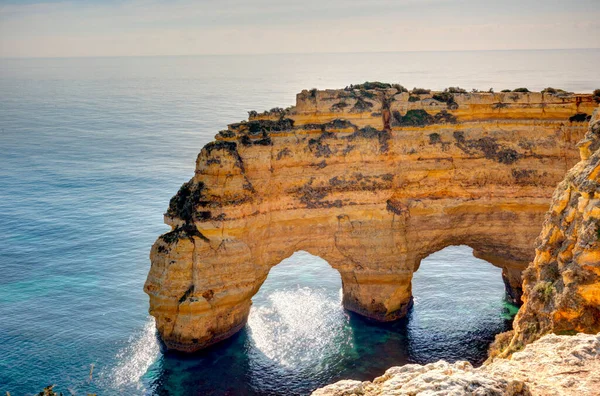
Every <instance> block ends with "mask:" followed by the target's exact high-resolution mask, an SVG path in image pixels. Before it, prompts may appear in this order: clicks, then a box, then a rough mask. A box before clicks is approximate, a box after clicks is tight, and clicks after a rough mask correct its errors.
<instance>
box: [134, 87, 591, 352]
mask: <svg viewBox="0 0 600 396" xmlns="http://www.w3.org/2000/svg"><path fill="white" fill-rule="evenodd" d="M594 107H595V103H594V101H593V97H592V95H586V94H581V95H579V94H578V95H569V94H561V95H551V94H542V93H515V92H510V93H470V94H467V93H460V94H452V93H449V92H434V93H429V94H421V95H415V94H409V93H407V92H402V90H401V89H396V88H383V89H364V88H358V89H344V90H326V91H317V90H311V91H303V92H301V93H300V94H298V95H297V101H296V106H294V107H292V108H289V109H287V110H282V109H273V110H272V111H270V112H265V113H261V114H258V113H255V112H251V114H250V118H249V120H248V121H244V122H241V123H237V124H232V125H229V128H228V129H227V130H224V131H221V132H219V134H218V135H217V136H216V140H215V141H214V142H211V143H209V144H207V145H206V146H205V147H204V148H203V149H202V151H201V152H200V154H199V155H198V159H197V161H196V171H195V175H194V177H193V178H192V179H191V180H190V181H189V182H187V183H185V184H184V185H183V186H182V187H181V189H180V190H179V192H178V193H177V195H175V196H174V197H173V199H172V200H171V202H170V205H169V209H168V211H167V213H166V215H165V221H166V223H167V224H169V225H170V226H171V227H172V231H171V232H169V233H167V234H164V235H162V236H161V237H160V238H158V240H157V241H156V243H155V244H154V245H153V247H152V251H151V261H152V266H151V269H150V273H149V274H148V279H147V281H146V285H145V291H146V293H148V295H149V296H150V313H151V314H152V315H153V316H154V317H155V319H156V325H157V328H158V331H159V333H160V334H161V337H162V339H163V340H164V342H165V344H166V346H167V347H168V348H171V349H178V350H183V351H195V350H198V349H201V348H203V347H205V346H207V345H210V344H212V343H214V342H217V341H219V340H222V339H224V338H226V337H228V336H230V335H232V334H233V333H235V332H236V331H238V330H239V329H240V328H241V327H243V326H244V324H245V323H246V319H247V316H248V313H249V310H250V305H251V298H252V296H253V295H254V294H255V293H256V292H257V291H258V289H259V287H260V286H261V284H262V283H263V282H264V280H265V279H266V277H267V275H268V273H269V270H270V268H271V267H273V266H275V265H277V264H278V263H279V262H281V260H283V259H284V258H286V257H289V256H290V255H292V254H293V253H294V252H296V251H298V250H305V251H307V252H309V253H311V254H314V255H316V256H319V257H321V258H323V259H325V260H326V261H327V262H328V263H329V264H330V265H331V266H332V267H333V268H335V269H337V270H338V271H339V272H340V275H341V278H342V287H343V304H344V306H345V307H346V308H347V309H349V310H351V311H354V312H357V313H359V314H362V315H366V316H369V317H371V318H375V319H378V320H382V321H387V320H394V319H397V318H400V317H402V316H403V315H405V313H406V311H407V309H408V308H409V306H410V304H411V301H412V294H411V279H412V274H413V273H414V272H415V271H416V270H417V269H418V268H419V265H420V262H421V260H422V259H423V258H425V257H426V256H428V255H429V254H431V253H433V252H436V251H438V250H441V249H443V248H444V247H446V246H449V245H460V244H464V245H469V246H471V247H472V248H473V250H474V254H475V256H477V257H480V258H483V259H485V260H487V261H489V262H490V263H492V264H493V265H496V266H498V267H500V268H502V274H503V278H504V280H505V283H506V285H507V292H508V293H509V295H510V296H512V298H513V299H514V300H515V301H518V300H520V295H521V288H520V285H521V271H522V270H523V269H524V268H526V266H527V264H528V263H529V262H530V261H531V260H532V259H533V256H534V251H533V249H532V246H533V243H534V241H535V238H536V236H537V235H538V234H539V230H540V228H541V224H542V222H543V217H544V213H545V212H546V211H547V209H548V206H549V202H550V198H551V196H552V192H553V190H554V188H555V187H556V184H557V183H558V182H559V181H560V180H562V178H563V177H564V175H565V173H566V171H567V170H568V169H569V168H570V167H572V166H573V165H574V164H575V163H576V162H577V161H578V159H579V154H578V149H577V147H576V145H575V143H576V142H577V141H579V140H580V139H581V138H582V137H583V136H584V134H585V131H586V126H587V122H588V120H589V117H590V116H589V115H590V114H591V113H592V111H593V108H594Z"/></svg>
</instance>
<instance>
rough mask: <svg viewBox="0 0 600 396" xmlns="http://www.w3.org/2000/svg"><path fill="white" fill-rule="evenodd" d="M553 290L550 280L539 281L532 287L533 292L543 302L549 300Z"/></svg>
mask: <svg viewBox="0 0 600 396" xmlns="http://www.w3.org/2000/svg"><path fill="white" fill-rule="evenodd" d="M553 292H554V285H553V284H552V282H540V283H538V284H536V285H535V286H534V288H533V293H534V294H535V295H536V296H537V297H538V298H539V299H540V300H542V302H544V303H545V302H548V301H549V300H550V297H551V296H552V293H553Z"/></svg>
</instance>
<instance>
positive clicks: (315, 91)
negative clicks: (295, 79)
mask: <svg viewBox="0 0 600 396" xmlns="http://www.w3.org/2000/svg"><path fill="white" fill-rule="evenodd" d="M308 92H309V93H310V96H311V98H316V97H317V88H312V89H311V90H310V91H308Z"/></svg>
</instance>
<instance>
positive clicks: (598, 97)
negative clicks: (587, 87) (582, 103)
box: [593, 89, 600, 103]
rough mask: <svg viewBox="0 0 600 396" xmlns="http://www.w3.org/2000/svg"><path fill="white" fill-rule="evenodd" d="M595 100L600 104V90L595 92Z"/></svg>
mask: <svg viewBox="0 0 600 396" xmlns="http://www.w3.org/2000/svg"><path fill="white" fill-rule="evenodd" d="M593 94H594V100H595V101H596V103H600V89H595V90H594V92H593Z"/></svg>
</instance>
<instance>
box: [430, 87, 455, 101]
mask: <svg viewBox="0 0 600 396" xmlns="http://www.w3.org/2000/svg"><path fill="white" fill-rule="evenodd" d="M432 98H433V99H435V100H437V101H439V102H444V103H448V104H450V103H453V102H454V95H453V94H452V93H450V92H448V91H446V90H445V91H444V92H436V93H434V94H433V96H432Z"/></svg>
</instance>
